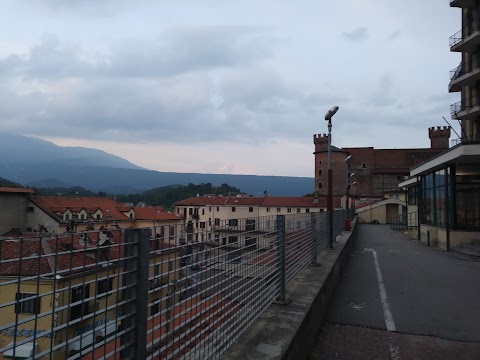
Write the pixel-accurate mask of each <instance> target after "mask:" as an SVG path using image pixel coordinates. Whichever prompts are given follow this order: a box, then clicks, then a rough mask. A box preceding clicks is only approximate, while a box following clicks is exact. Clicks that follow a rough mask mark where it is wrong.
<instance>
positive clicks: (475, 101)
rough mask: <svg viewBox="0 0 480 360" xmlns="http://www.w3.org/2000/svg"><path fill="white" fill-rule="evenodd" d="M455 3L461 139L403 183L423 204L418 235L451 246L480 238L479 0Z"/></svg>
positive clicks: (454, 75)
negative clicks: (459, 15)
mask: <svg viewBox="0 0 480 360" xmlns="http://www.w3.org/2000/svg"><path fill="white" fill-rule="evenodd" d="M450 7H452V8H455V9H460V11H461V24H462V25H461V29H460V30H459V31H458V32H456V33H455V34H453V35H452V36H451V37H450V51H452V52H454V53H458V54H459V55H460V64H459V66H458V67H456V68H455V69H453V70H452V71H451V72H450V79H451V80H450V83H449V85H448V90H449V91H450V92H458V93H459V95H460V101H459V102H457V103H455V104H452V105H451V106H450V112H451V116H452V119H453V120H460V123H461V134H460V139H458V143H457V145H456V146H454V147H452V148H450V149H448V151H444V152H442V153H440V154H438V155H437V156H435V157H434V158H432V159H430V160H429V161H427V162H425V163H423V164H421V165H419V166H417V167H415V168H413V169H411V171H410V177H411V178H410V179H408V180H406V181H404V182H402V183H401V184H400V186H402V187H404V188H405V189H407V190H408V193H409V204H410V205H411V206H412V209H413V210H418V211H417V222H418V225H419V226H418V229H417V235H418V237H419V239H420V240H422V241H424V242H427V241H429V242H430V243H431V244H432V245H437V246H439V247H441V248H444V249H446V250H448V251H450V249H451V248H452V247H455V246H460V247H461V246H462V245H463V244H465V243H468V242H470V241H471V240H472V239H478V238H480V126H479V124H480V85H479V83H478V80H479V79H480V1H479V0H451V1H450ZM457 11H458V10H457ZM410 205H409V206H410ZM410 211H411V210H410V207H409V212H410Z"/></svg>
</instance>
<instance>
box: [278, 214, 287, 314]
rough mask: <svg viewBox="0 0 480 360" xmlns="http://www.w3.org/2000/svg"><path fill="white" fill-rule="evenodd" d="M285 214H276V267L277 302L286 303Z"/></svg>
mask: <svg viewBox="0 0 480 360" xmlns="http://www.w3.org/2000/svg"><path fill="white" fill-rule="evenodd" d="M285 262H286V261H285V215H277V269H278V288H279V293H278V298H277V300H276V302H277V303H280V304H286V303H287V301H286V298H285V287H286V284H285Z"/></svg>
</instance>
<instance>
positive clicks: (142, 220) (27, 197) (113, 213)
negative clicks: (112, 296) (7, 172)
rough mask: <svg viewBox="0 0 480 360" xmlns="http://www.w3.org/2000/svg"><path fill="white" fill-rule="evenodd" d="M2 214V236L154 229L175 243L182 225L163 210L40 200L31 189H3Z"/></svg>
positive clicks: (90, 200)
mask: <svg viewBox="0 0 480 360" xmlns="http://www.w3.org/2000/svg"><path fill="white" fill-rule="evenodd" d="M2 189H3V190H2ZM0 212H1V213H2V214H3V213H4V214H3V215H4V216H2V217H0V229H1V230H2V231H1V232H0V234H4V233H6V232H7V231H10V230H11V229H16V231H17V232H21V233H32V232H40V233H51V234H59V233H64V232H79V231H86V230H90V231H92V230H100V229H106V228H109V229H110V228H121V229H126V228H133V227H135V228H145V227H151V228H155V232H156V233H157V234H159V236H160V237H162V238H163V237H164V236H168V237H169V239H174V238H175V234H176V231H178V230H179V229H181V227H180V226H179V225H180V224H181V223H182V218H181V217H179V216H176V215H175V214H173V213H171V212H169V211H165V210H164V209H163V208H162V207H160V206H144V207H139V206H130V205H127V204H123V203H119V202H116V201H115V200H113V199H111V198H107V197H65V196H36V195H34V194H33V191H32V190H30V189H13V188H0ZM165 234H167V235H165Z"/></svg>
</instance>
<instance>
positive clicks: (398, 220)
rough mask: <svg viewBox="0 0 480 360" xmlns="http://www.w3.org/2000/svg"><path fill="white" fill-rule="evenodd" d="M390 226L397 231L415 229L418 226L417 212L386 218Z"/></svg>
mask: <svg viewBox="0 0 480 360" xmlns="http://www.w3.org/2000/svg"><path fill="white" fill-rule="evenodd" d="M388 223H389V224H390V228H391V229H392V230H397V231H415V230H417V228H418V212H417V211H415V212H411V213H408V214H407V217H406V218H405V217H400V216H395V217H393V218H390V219H389V220H388Z"/></svg>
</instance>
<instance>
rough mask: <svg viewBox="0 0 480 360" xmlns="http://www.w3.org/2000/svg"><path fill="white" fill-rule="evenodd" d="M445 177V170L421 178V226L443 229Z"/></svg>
mask: <svg viewBox="0 0 480 360" xmlns="http://www.w3.org/2000/svg"><path fill="white" fill-rule="evenodd" d="M445 177H446V172H445V170H439V171H436V172H434V173H431V174H428V175H425V176H422V181H421V197H422V205H423V206H422V223H423V224H427V225H433V226H438V227H445V183H446V182H445ZM449 194H450V191H449Z"/></svg>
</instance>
